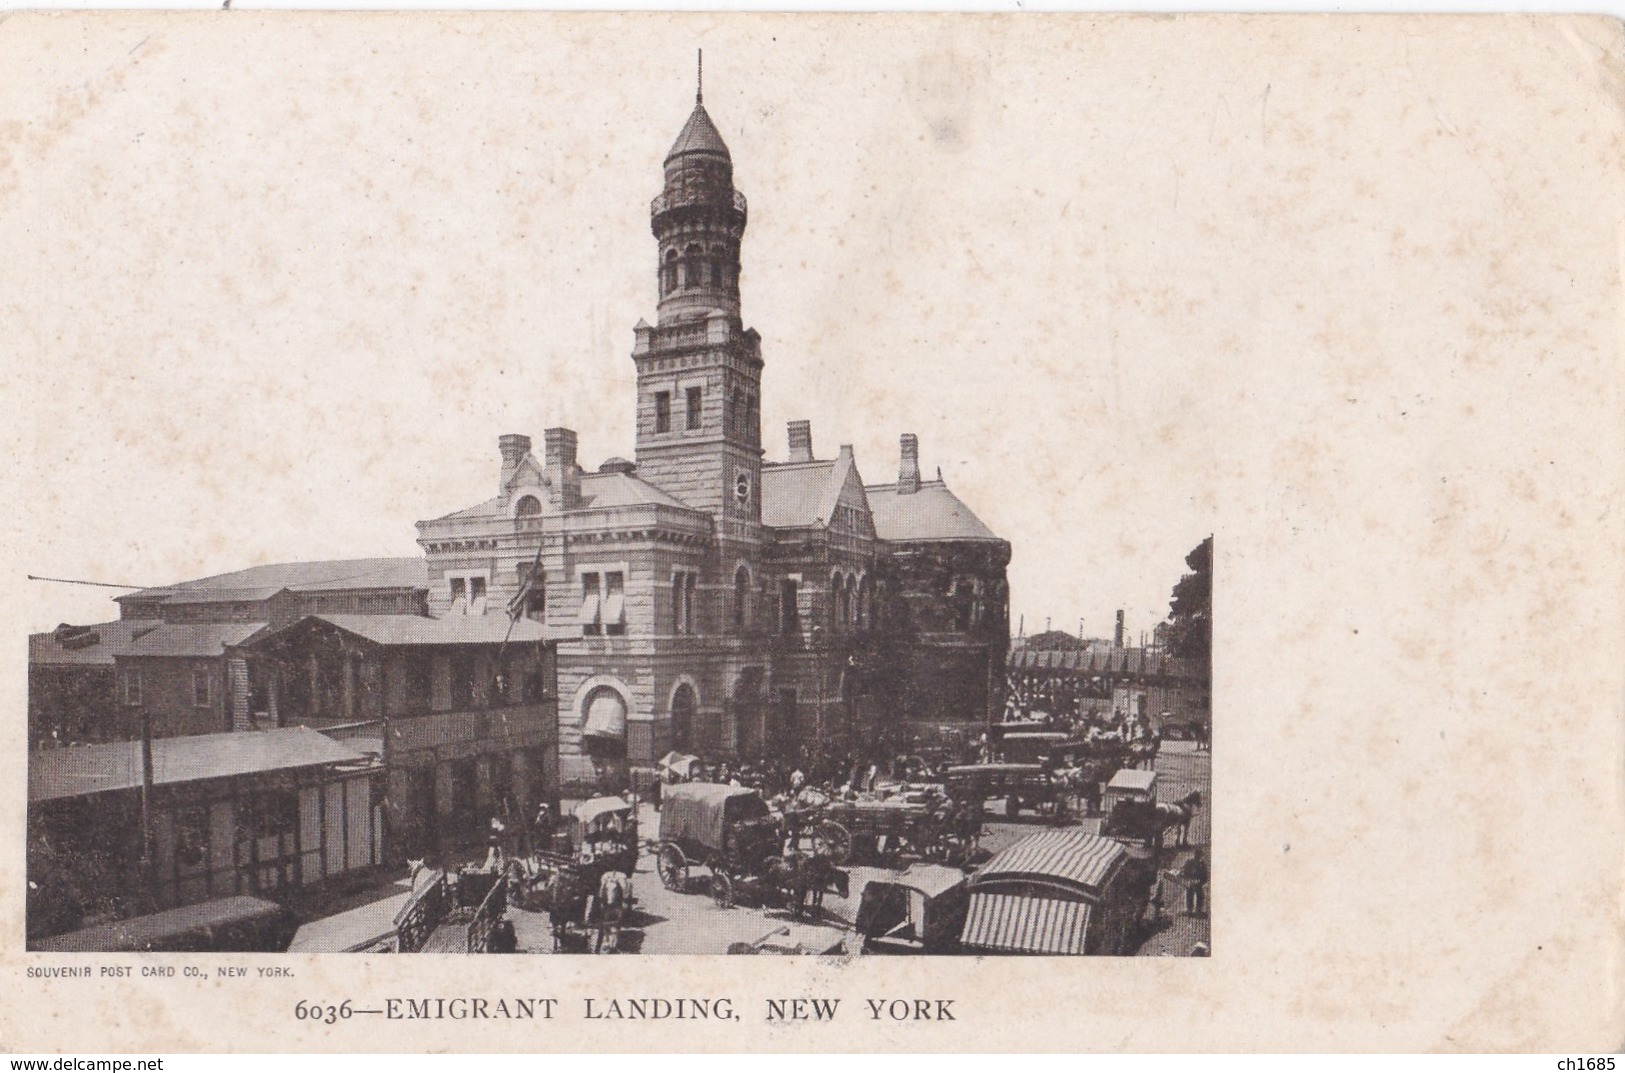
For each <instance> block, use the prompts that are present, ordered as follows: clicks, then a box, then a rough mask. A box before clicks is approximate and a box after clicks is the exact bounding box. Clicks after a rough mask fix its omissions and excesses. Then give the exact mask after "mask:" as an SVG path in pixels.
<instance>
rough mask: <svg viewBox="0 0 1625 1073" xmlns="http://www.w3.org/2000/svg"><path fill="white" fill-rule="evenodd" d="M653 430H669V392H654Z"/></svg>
mask: <svg viewBox="0 0 1625 1073" xmlns="http://www.w3.org/2000/svg"><path fill="white" fill-rule="evenodd" d="M655 431H656V432H670V431H671V392H669V391H657V392H655Z"/></svg>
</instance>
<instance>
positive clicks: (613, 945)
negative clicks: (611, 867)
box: [582, 871, 632, 954]
mask: <svg viewBox="0 0 1625 1073" xmlns="http://www.w3.org/2000/svg"><path fill="white" fill-rule="evenodd" d="M631 902H632V879H631V877H630V876H628V875H627V874H626V873H625V872H614V871H610V872H605V873H604V874H603V875H602V876H601V877H600V878H599V880H598V891H597V893H596V894H592V895H588V897H587V900H586V904H585V906H584V907H583V909H582V923H583V924H586V925H588V926H591V927H594V928H595V929H596V930H595V932H594V934H593V944H592V952H593V953H595V954H598V953H603V952H604V941H605V940H606V939H608V941H609V950H608V952H609V953H611V954H613V953H615V951H616V950H618V949H619V948H620V945H621V920H622V918H623V917H625V916H626V910H627V907H628V906H629V905H630V904H631Z"/></svg>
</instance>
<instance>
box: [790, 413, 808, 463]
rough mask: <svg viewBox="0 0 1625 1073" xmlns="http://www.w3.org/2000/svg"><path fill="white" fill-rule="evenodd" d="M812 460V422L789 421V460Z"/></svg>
mask: <svg viewBox="0 0 1625 1073" xmlns="http://www.w3.org/2000/svg"><path fill="white" fill-rule="evenodd" d="M812 460H813V450H812V422H811V421H792V422H790V461H792V462H811V461H812Z"/></svg>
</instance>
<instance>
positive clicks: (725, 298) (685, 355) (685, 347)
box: [632, 92, 762, 540]
mask: <svg viewBox="0 0 1625 1073" xmlns="http://www.w3.org/2000/svg"><path fill="white" fill-rule="evenodd" d="M745 219H746V208H745V198H744V196H743V195H742V194H740V193H739V191H737V190H735V189H734V185H733V159H732V157H731V156H729V154H728V147H727V145H725V144H724V143H723V141H722V136H721V135H720V134H719V133H718V132H717V128H716V124H714V123H713V122H712V121H711V117H710V115H709V114H707V112H706V110H705V102H704V97H703V94H702V93H701V92H696V93H695V96H694V111H693V112H692V113H690V115H689V117H688V122H686V123H685V124H683V129H682V131H681V133H679V134H678V135H677V141H676V142H675V143H674V144H673V145H672V147H671V152H669V153H667V154H666V163H665V184H664V188H663V189H662V190H661V192H660V196H659V197H657V198H655V199H654V202H653V203H652V204H651V205H650V224H651V228H652V230H653V231H654V237H655V240H656V243H657V254H656V256H657V258H658V260H657V270H656V284H657V287H658V290H659V296H660V300H659V305H658V306H657V309H658V315H657V323H656V324H654V325H652V326H651V325H649V324H647V323H645V322H643V321H639V322H638V325H637V327H636V329H635V333H636V344H635V346H634V348H633V351H632V361H633V363H634V364H635V365H636V366H637V383H638V398H637V467H638V469H637V472H638V476H639V477H641V478H643V479H644V480H646V481H648V482H649V483H651V484H653V485H655V486H656V487H658V488H660V489H661V490H663V491H665V492H667V493H668V494H670V495H672V496H675V497H676V498H678V499H680V500H682V501H683V502H684V503H686V504H688V505H689V506H691V507H693V508H695V509H697V510H703V511H705V512H707V513H709V514H710V515H712V517H713V518H714V519H715V520H716V523H717V531H718V535H719V537H722V538H723V539H725V540H726V539H728V538H729V537H733V538H744V539H752V540H754V539H756V538H757V531H758V530H759V527H760V525H761V518H762V513H761V502H760V498H759V495H760V486H761V470H762V433H761V386H762V354H761V337H760V336H759V335H758V334H757V333H756V332H755V330H754V329H747V328H745V327H744V323H743V321H742V320H741V318H740V308H739V247H740V241H741V240H742V239H743V238H744V234H745Z"/></svg>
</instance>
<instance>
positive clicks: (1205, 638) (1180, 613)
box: [1167, 537, 1213, 666]
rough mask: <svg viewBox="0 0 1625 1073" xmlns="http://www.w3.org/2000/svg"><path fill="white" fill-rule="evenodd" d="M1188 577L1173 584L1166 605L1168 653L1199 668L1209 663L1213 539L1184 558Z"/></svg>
mask: <svg viewBox="0 0 1625 1073" xmlns="http://www.w3.org/2000/svg"><path fill="white" fill-rule="evenodd" d="M1185 565H1186V566H1188V567H1190V571H1191V572H1190V573H1188V574H1186V575H1185V576H1184V577H1182V578H1180V579H1179V580H1178V581H1177V582H1175V584H1174V592H1173V598H1172V599H1170V600H1169V601H1168V623H1167V639H1168V652H1169V654H1170V655H1173V656H1177V657H1179V658H1180V659H1189V660H1195V661H1197V662H1198V663H1201V664H1202V665H1203V666H1206V665H1208V664H1209V663H1210V662H1211V661H1212V659H1213V538H1212V537H1208V538H1207V539H1206V540H1204V541H1202V542H1201V543H1200V544H1198V545H1196V547H1195V548H1193V549H1192V550H1191V553H1190V554H1189V555H1187V556H1185Z"/></svg>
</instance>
